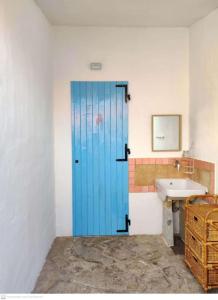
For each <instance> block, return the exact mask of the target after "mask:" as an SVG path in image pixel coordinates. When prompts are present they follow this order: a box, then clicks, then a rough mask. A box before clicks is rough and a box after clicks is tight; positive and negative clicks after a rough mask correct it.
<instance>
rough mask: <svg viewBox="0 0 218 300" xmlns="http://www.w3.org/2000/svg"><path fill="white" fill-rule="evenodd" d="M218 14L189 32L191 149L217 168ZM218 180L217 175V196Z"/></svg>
mask: <svg viewBox="0 0 218 300" xmlns="http://www.w3.org/2000/svg"><path fill="white" fill-rule="evenodd" d="M217 132H218V10H215V11H214V12H212V13H211V14H210V15H208V16H207V17H206V18H204V19H202V20H200V21H199V22H197V23H196V24H194V25H193V26H192V27H191V28H190V145H191V150H192V152H193V154H194V156H195V157H196V158H199V159H202V160H207V161H211V162H215V163H216V165H217V164H218V138H217ZM217 187H218V176H217V174H216V192H218V190H217Z"/></svg>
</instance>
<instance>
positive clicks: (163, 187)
mask: <svg viewBox="0 0 218 300" xmlns="http://www.w3.org/2000/svg"><path fill="white" fill-rule="evenodd" d="M156 189H157V192H158V196H159V197H160V199H161V200H162V201H165V200H166V197H171V198H186V197H189V196H192V195H203V194H205V193H207V192H208V190H207V188H206V187H205V186H203V185H201V184H200V183H197V182H195V181H193V180H191V179H183V178H182V179H173V178H172V179H157V180H156Z"/></svg>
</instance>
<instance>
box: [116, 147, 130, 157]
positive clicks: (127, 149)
mask: <svg viewBox="0 0 218 300" xmlns="http://www.w3.org/2000/svg"><path fill="white" fill-rule="evenodd" d="M124 152H125V157H124V158H117V159H116V161H128V155H129V154H130V153H131V152H130V149H129V148H128V145H127V144H125V149H124Z"/></svg>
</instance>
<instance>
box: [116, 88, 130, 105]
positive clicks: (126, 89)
mask: <svg viewBox="0 0 218 300" xmlns="http://www.w3.org/2000/svg"><path fill="white" fill-rule="evenodd" d="M116 87H117V88H124V89H125V102H126V103H127V102H128V101H130V100H131V96H130V94H129V93H128V84H117V85H116Z"/></svg>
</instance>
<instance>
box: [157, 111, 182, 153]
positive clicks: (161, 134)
mask: <svg viewBox="0 0 218 300" xmlns="http://www.w3.org/2000/svg"><path fill="white" fill-rule="evenodd" d="M181 127H182V116H181V115H152V151H181V148H182V145H181V139H182V137H181V135H182V134H181V131H182V128H181Z"/></svg>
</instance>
